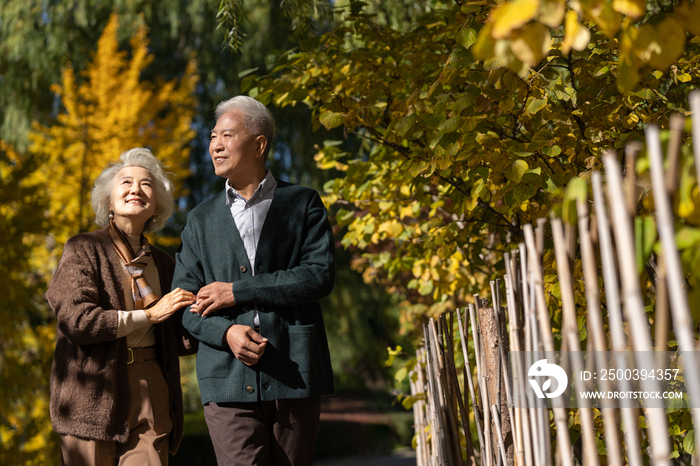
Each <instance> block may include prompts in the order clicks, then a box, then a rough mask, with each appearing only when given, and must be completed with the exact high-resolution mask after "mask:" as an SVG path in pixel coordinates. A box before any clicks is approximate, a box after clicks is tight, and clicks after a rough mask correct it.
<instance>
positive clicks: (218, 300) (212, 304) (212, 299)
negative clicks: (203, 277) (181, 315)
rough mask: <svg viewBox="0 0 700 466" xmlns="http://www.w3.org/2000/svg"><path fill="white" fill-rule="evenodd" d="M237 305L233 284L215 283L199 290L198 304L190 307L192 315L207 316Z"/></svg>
mask: <svg viewBox="0 0 700 466" xmlns="http://www.w3.org/2000/svg"><path fill="white" fill-rule="evenodd" d="M234 304H236V298H234V297H233V285H232V284H231V283H224V282H214V283H210V284H208V285H207V286H205V287H202V288H200V289H199V292H198V293H197V302H195V303H194V304H193V305H192V307H190V312H191V313H193V314H194V313H195V312H196V313H197V314H199V315H201V316H207V315H209V314H211V313H212V312H214V311H216V310H218V309H222V308H224V307H231V306H233V305H234Z"/></svg>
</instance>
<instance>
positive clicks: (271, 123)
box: [214, 95, 275, 157]
mask: <svg viewBox="0 0 700 466" xmlns="http://www.w3.org/2000/svg"><path fill="white" fill-rule="evenodd" d="M232 110H238V111H239V112H241V113H242V114H243V124H245V127H246V129H247V130H248V132H249V133H250V134H251V135H253V136H260V135H263V136H265V138H266V139H267V147H266V148H265V154H263V155H264V156H265V157H267V154H268V153H269V152H270V147H272V140H273V139H275V117H273V116H272V113H270V110H268V108H267V107H265V106H264V105H263V104H261V103H260V102H258V101H257V100H255V99H253V98H252V97H248V96H246V95H237V96H236V97H232V98H230V99H228V100H224V101H223V102H221V103H219V105H217V106H216V111H215V112H214V115H215V116H216V119H217V121H218V120H219V118H221V117H222V116H223V115H224V114H226V113H228V112H230V111H232Z"/></svg>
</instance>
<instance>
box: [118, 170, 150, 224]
mask: <svg viewBox="0 0 700 466" xmlns="http://www.w3.org/2000/svg"><path fill="white" fill-rule="evenodd" d="M109 204H110V206H109V207H110V210H111V211H112V212H113V213H114V220H115V221H116V222H117V225H119V226H120V227H121V228H122V229H124V228H123V226H125V225H127V224H128V225H133V226H134V227H136V228H135V229H136V230H138V231H134V234H136V233H138V234H140V233H141V230H143V226H144V225H145V224H146V222H147V221H148V219H150V218H151V217H153V216H154V215H155V213H156V182H155V179H154V178H153V176H152V175H151V172H149V171H148V170H146V169H145V168H143V167H124V168H122V169H121V170H119V172H117V176H116V178H115V180H114V188H113V189H112V197H111V199H110V203H109ZM139 225H140V228H138V227H139ZM128 229H129V230H133V228H128Z"/></svg>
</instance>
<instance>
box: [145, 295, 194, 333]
mask: <svg viewBox="0 0 700 466" xmlns="http://www.w3.org/2000/svg"><path fill="white" fill-rule="evenodd" d="M194 300H195V295H194V294H193V293H190V292H189V291H185V290H183V289H182V288H175V289H174V290H173V291H171V292H170V293H168V294H166V295H165V296H163V297H162V298H160V301H158V302H157V303H156V304H155V305H154V306H153V307H151V308H148V309H144V311H145V312H146V316H148V323H149V324H159V323H161V322H163V321H165V320H166V319H167V318H168V317H170V316H171V315H173V313H175V311H177V310H178V309H180V308H182V307H185V306H188V305H190V304H192V303H194Z"/></svg>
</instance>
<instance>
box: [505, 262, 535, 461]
mask: <svg viewBox="0 0 700 466" xmlns="http://www.w3.org/2000/svg"><path fill="white" fill-rule="evenodd" d="M504 257H505V264H506V272H507V273H506V298H507V300H508V301H507V307H508V317H509V320H510V328H509V330H510V332H509V336H510V345H511V349H512V351H513V353H512V354H513V355H514V357H513V359H512V361H511V367H512V370H513V387H514V388H515V390H516V394H517V400H518V409H516V410H515V437H516V438H517V449H516V458H517V462H516V464H518V465H520V466H532V451H531V445H530V429H528V428H525V429H523V425H525V426H527V425H528V422H529V421H528V416H527V414H528V413H527V402H526V401H525V397H524V394H525V385H524V383H525V381H524V377H523V373H522V362H521V359H520V357H521V354H520V351H521V350H522V347H521V346H520V328H519V325H520V323H519V319H518V316H517V315H518V300H517V298H516V297H515V288H516V287H517V285H514V283H513V281H514V277H517V274H514V272H513V262H512V261H511V257H510V254H509V253H505V254H504ZM515 280H517V278H516V279H515ZM514 401H515V400H514Z"/></svg>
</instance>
